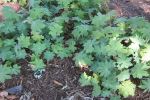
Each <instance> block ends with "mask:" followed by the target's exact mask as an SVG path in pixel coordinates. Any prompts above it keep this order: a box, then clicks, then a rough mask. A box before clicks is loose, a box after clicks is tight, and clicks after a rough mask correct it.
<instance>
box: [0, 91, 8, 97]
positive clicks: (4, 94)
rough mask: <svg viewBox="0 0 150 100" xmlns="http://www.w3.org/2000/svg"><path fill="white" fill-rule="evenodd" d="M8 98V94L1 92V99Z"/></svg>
mask: <svg viewBox="0 0 150 100" xmlns="http://www.w3.org/2000/svg"><path fill="white" fill-rule="evenodd" d="M7 96H8V92H6V91H2V92H0V97H7Z"/></svg>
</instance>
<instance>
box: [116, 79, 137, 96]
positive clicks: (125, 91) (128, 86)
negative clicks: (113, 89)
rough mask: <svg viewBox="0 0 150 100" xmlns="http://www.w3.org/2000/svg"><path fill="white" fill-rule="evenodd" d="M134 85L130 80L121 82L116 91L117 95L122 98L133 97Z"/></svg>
mask: <svg viewBox="0 0 150 100" xmlns="http://www.w3.org/2000/svg"><path fill="white" fill-rule="evenodd" d="M135 88H136V85H135V84H133V83H132V82H131V81H130V80H127V81H123V82H122V83H121V84H120V85H119V87H118V89H119V93H120V94H121V95H123V97H125V98H126V97H128V96H134V94H135Z"/></svg>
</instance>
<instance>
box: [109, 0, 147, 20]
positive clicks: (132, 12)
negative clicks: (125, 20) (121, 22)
mask: <svg viewBox="0 0 150 100" xmlns="http://www.w3.org/2000/svg"><path fill="white" fill-rule="evenodd" d="M109 6H110V9H115V10H116V11H117V14H118V16H125V17H133V16H140V17H145V18H146V19H148V20H150V0H110V4H109Z"/></svg>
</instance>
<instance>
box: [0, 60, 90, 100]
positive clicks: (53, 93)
mask: <svg viewBox="0 0 150 100" xmlns="http://www.w3.org/2000/svg"><path fill="white" fill-rule="evenodd" d="M19 64H20V65H22V68H21V74H20V75H18V76H15V77H13V78H12V79H11V80H8V81H6V82H5V84H2V85H1V86H0V89H1V90H3V89H5V88H10V87H13V86H16V85H19V84H22V85H23V88H24V91H25V92H31V94H32V98H34V100H61V99H63V98H66V97H70V96H72V95H74V94H76V93H79V94H81V95H82V96H85V97H86V96H90V95H91V88H90V87H86V88H83V87H80V85H79V82H78V79H79V76H80V74H81V73H82V72H81V70H80V69H78V68H75V67H74V64H73V61H71V60H70V59H64V60H59V59H57V60H56V59H55V60H54V61H52V62H50V63H49V64H48V66H47V67H46V71H45V73H44V75H43V77H42V78H40V79H36V78H35V77H34V76H33V72H32V71H31V70H30V67H29V66H28V64H27V63H26V62H25V61H21V62H19ZM25 100H26V99H25Z"/></svg>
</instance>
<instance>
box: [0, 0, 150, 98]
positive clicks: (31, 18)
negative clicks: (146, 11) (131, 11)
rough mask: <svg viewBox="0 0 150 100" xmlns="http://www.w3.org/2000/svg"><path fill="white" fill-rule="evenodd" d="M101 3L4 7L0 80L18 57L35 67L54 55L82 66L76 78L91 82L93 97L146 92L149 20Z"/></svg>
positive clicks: (79, 0)
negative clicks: (119, 15) (122, 15)
mask: <svg viewBox="0 0 150 100" xmlns="http://www.w3.org/2000/svg"><path fill="white" fill-rule="evenodd" d="M20 3H21V5H22V6H24V5H26V3H25V2H23V1H22V2H20ZM105 3H106V1H105V2H104V1H103V0H101V1H100V0H92V1H90V0H37V1H34V0H30V2H28V6H27V7H26V8H22V9H21V10H20V11H19V12H18V13H16V12H15V11H14V10H13V9H12V8H10V7H4V8H3V10H2V13H3V17H4V19H3V21H1V23H0V59H1V63H0V82H1V83H3V82H5V80H7V79H10V78H11V76H12V75H16V74H18V73H19V72H20V66H18V65H17V64H16V62H17V61H18V60H20V59H24V60H26V61H27V62H28V64H29V65H30V67H31V68H32V70H33V71H37V70H40V69H43V68H44V67H45V66H46V65H47V63H48V62H49V61H50V60H52V59H53V58H56V57H58V58H61V59H64V58H66V57H70V58H72V59H73V60H74V62H75V64H76V66H77V67H81V68H82V69H83V68H84V69H86V71H85V72H84V73H83V74H82V75H81V78H80V79H79V82H80V83H81V86H93V92H92V95H93V96H94V97H97V96H102V97H109V98H110V99H111V100H120V99H121V97H125V98H126V97H128V96H133V95H134V94H135V90H136V89H137V88H141V89H144V91H145V92H150V86H149V84H150V75H149V74H150V63H149V61H150V57H149V56H150V52H149V50H150V43H149V38H150V34H149V32H150V31H149V26H150V23H149V22H148V21H147V20H145V19H144V18H142V17H132V18H130V19H127V18H117V17H116V14H115V12H114V11H108V10H106V9H103V5H105ZM134 79H136V80H139V81H140V84H135V83H134V82H133V81H132V80H134Z"/></svg>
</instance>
